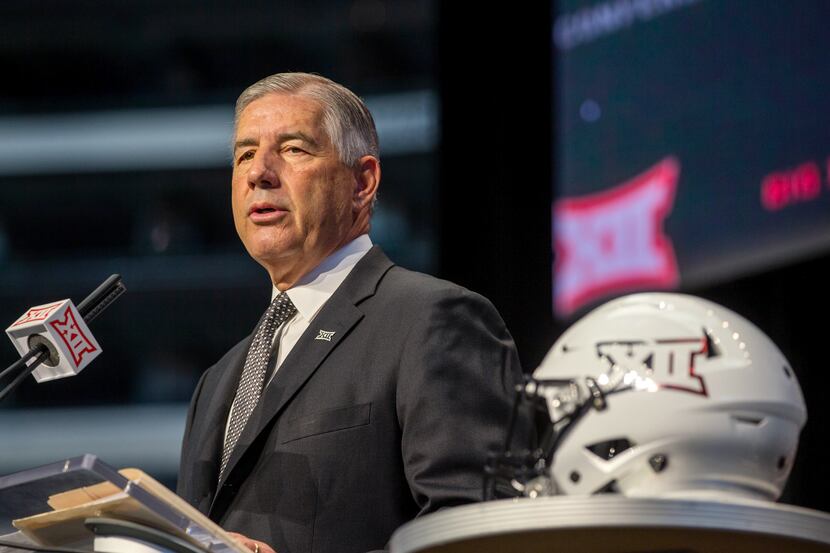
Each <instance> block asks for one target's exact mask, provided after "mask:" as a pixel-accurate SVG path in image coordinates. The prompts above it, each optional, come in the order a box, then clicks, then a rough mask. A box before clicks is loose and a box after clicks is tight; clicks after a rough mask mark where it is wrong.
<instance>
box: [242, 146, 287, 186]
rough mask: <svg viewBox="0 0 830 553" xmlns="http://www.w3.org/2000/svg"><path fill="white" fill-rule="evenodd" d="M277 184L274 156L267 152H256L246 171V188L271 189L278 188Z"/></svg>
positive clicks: (277, 177)
mask: <svg viewBox="0 0 830 553" xmlns="http://www.w3.org/2000/svg"><path fill="white" fill-rule="evenodd" d="M279 183H280V181H279V176H278V175H277V159H275V156H273V155H271V154H270V153H269V152H267V151H263V150H259V151H257V152H256V154H255V155H254V159H253V160H251V166H250V168H249V170H248V186H250V187H251V188H273V187H276V186H279Z"/></svg>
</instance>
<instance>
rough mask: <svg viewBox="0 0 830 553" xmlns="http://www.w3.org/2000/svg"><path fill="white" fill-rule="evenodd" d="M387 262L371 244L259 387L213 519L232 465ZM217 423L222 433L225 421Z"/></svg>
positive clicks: (351, 319) (229, 470) (333, 342)
mask: <svg viewBox="0 0 830 553" xmlns="http://www.w3.org/2000/svg"><path fill="white" fill-rule="evenodd" d="M392 266H393V263H392V262H391V261H390V260H389V259H388V258H387V257H386V256H385V255H384V254H383V252H382V251H381V250H380V248H378V247H377V246H374V247H373V248H372V249H371V250H369V252H368V253H367V254H366V255H365V256H363V258H362V259H361V260H360V261H359V262H358V263H357V265H355V267H354V269H352V271H351V273H349V276H348V277H346V280H344V281H343V284H341V285H340V287H339V288H338V289H337V291H336V292H335V293H334V294H333V295H332V297H331V298H330V299H329V300H328V301H327V302H326V304H325V305H324V306H323V308H322V309H321V310H320V312H319V313H318V314H317V316H316V317H315V318H314V319H313V320H312V321H311V324H310V325H309V327H308V329H306V331H305V332H304V333H303V335H302V336H301V337H300V339H299V340H298V342H297V343H296V344H295V345H294V348H293V349H292V350H291V353H290V354H289V355H288V357H286V359H285V361H284V362H283V364H282V365H281V366H280V368H279V371H278V372H277V374H276V375H275V377H274V380H273V381H272V382H271V384H270V385H269V386H268V387H267V388H266V390H265V391H264V393H263V395H262V398H260V401H259V404H258V405H257V407H256V408H255V409H254V411H253V413H251V418H250V419H249V420H248V424H247V425H246V427H245V429H244V430H243V431H242V434H241V435H240V437H239V441H238V442H237V444H236V447H235V448H234V451H233V453H232V455H231V458H230V459H229V460H228V466H227V467H226V469H225V473H224V475H223V478H222V480H221V481H220V482H219V488H218V490H219V491H218V492H217V493H216V495H215V497H214V501H213V505H212V506H211V511H210V514H211V517H212V518H214V519H217V517H218V516H220V515H221V513H217V512H215V510H216V509H217V508H218V507H219V503H218V502H217V499H219V496H220V495H221V491H222V489H223V487H222V486H223V485H224V484H225V482H226V481H227V480H228V479H229V478H231V477H232V475H233V473H234V467H235V466H236V465H237V464H238V463H239V461H240V460H241V458H242V457H243V456H244V455H245V452H246V451H247V450H248V449H249V448H250V446H251V445H252V444H253V443H254V441H255V440H256V439H257V438H258V437H259V435H260V434H261V433H262V432H263V431H264V430H265V429H266V428H268V427H270V426H271V422H272V421H273V420H274V419H275V418H276V417H277V416H278V415H279V414H280V412H281V411H282V410H283V409H284V408H285V406H286V404H287V403H288V402H289V401H290V400H291V398H293V397H294V396H295V395H296V394H297V393H298V392H299V391H300V389H301V388H302V386H303V384H305V383H306V382H307V381H308V379H309V378H311V377H312V375H313V374H314V372H315V371H316V370H317V368H318V367H319V366H320V365H321V364H322V363H323V362H324V361H325V359H326V358H327V357H328V356H329V354H330V353H331V352H332V351H333V350H334V349H335V348H336V347H337V346H338V344H340V343H341V342H342V341H343V340H344V339H345V338H346V336H347V335H348V333H349V332H350V331H351V329H352V328H353V327H354V326H355V325H357V324H358V322H359V321H360V319H362V318H363V312H362V311H361V310H360V309H359V308H358V307H357V305H358V304H359V303H360V302H361V301H363V300H364V299H366V298H367V297H369V296H371V295H373V294H374V292H375V289H376V288H377V285H378V283H379V282H380V280H381V278H382V277H383V275H384V274H385V273H386V271H388V270H389V269H390V268H391V267H392ZM326 337H327V338H328V339H326ZM246 351H247V349H246ZM243 360H244V354H243ZM239 370H241V369H239ZM239 370H237V371H234V374H235V377H234V380H233V386H232V387H233V388H234V389H235V385H236V382H237V381H238V380H239ZM228 372H231V371H228ZM230 401H233V392H231V397H230ZM228 406H230V403H228ZM217 407H218V408H220V409H221V408H222V407H223V405H221V404H220V405H218V406H217ZM223 412H224V413H225V416H227V412H228V409H227V408H225V409H224V411H223ZM220 426H221V428H222V430H223V431H224V424H221V425H220ZM217 456H218V450H217Z"/></svg>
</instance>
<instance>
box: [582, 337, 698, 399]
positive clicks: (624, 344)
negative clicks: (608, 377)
mask: <svg viewBox="0 0 830 553" xmlns="http://www.w3.org/2000/svg"><path fill="white" fill-rule="evenodd" d="M708 351H709V349H708V347H707V341H706V337H705V336H704V337H703V338H678V339H676V340H655V341H654V342H650V343H648V342H640V341H638V342H632V341H619V342H600V343H598V344H597V355H598V356H599V357H600V358H604V359H607V360H608V362H609V363H610V364H611V366H615V365H616V366H617V367H618V368H620V369H621V370H622V371H623V372H624V373H627V372H629V371H634V372H636V373H638V374H639V375H641V376H643V377H646V378H649V379H651V380H652V381H653V382H654V383H655V384H657V386H658V387H659V388H665V389H669V390H678V391H681V392H690V393H693V394H700V395H702V396H708V395H709V394H708V392H707V390H706V383H705V382H704V381H703V377H702V376H700V375H699V374H696V373H695V360H696V358H697V357H698V356H700V355H706V354H708Z"/></svg>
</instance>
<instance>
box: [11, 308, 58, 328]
mask: <svg viewBox="0 0 830 553" xmlns="http://www.w3.org/2000/svg"><path fill="white" fill-rule="evenodd" d="M61 303H62V302H57V303H50V304H49V305H41V306H38V307H32V308H30V309H29V310H28V311H26V313H25V314H24V315H23V316H22V317H20V318H19V319H17V320H16V321H15V323H14V324H13V325H12V327H15V326H20V325H23V324H26V323H33V322H35V321H43V320H45V319H48V318H49V315H51V314H52V313H53V312H54V311H55V309H57V308H58V307H60V306H61Z"/></svg>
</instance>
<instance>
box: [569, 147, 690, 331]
mask: <svg viewBox="0 0 830 553" xmlns="http://www.w3.org/2000/svg"><path fill="white" fill-rule="evenodd" d="M679 173H680V165H679V163H678V162H677V160H676V159H675V158H673V157H668V158H666V159H664V160H663V161H661V162H660V163H658V164H657V165H654V166H653V167H651V168H650V169H648V170H647V171H645V172H644V173H642V174H640V175H638V176H636V177H634V178H633V179H631V180H629V181H628V182H624V183H622V184H620V185H618V186H615V187H614V188H611V189H609V190H605V191H603V192H599V193H597V194H591V195H588V196H582V197H578V198H564V199H562V200H559V201H558V202H556V203H555V204H554V206H553V242H554V251H555V254H556V261H555V263H554V267H553V272H554V296H553V298H554V308H555V310H556V312H557V314H559V315H568V314H570V313H572V312H573V311H575V310H576V309H578V308H579V307H580V306H582V305H584V304H586V303H588V302H590V301H592V300H595V299H597V298H600V297H602V296H606V295H609V294H613V293H615V292H623V291H629V290H632V289H647V288H654V287H658V288H672V287H674V286H675V285H676V284H677V282H678V280H679V276H678V272H677V262H676V261H675V257H674V249H673V248H672V244H671V240H670V239H669V237H668V236H666V235H665V234H664V233H663V221H664V220H665V219H666V217H668V215H669V214H670V213H671V210H672V207H673V206H674V191H675V188H676V186H677V178H678V175H679Z"/></svg>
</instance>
